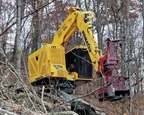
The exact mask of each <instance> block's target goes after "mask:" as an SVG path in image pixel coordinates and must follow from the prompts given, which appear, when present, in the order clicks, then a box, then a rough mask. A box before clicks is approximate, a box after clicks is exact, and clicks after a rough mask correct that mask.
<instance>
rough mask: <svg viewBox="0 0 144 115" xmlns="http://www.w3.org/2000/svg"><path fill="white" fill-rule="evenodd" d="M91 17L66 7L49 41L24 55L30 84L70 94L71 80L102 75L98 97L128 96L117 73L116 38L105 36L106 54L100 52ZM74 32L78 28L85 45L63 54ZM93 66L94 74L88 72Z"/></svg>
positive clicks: (89, 79) (83, 79)
mask: <svg viewBox="0 0 144 115" xmlns="http://www.w3.org/2000/svg"><path fill="white" fill-rule="evenodd" d="M94 17H95V14H94V12H92V11H83V10H81V9H79V8H76V7H70V8H69V10H68V16H67V18H66V19H65V20H64V22H63V23H62V24H61V26H60V28H59V29H58V31H57V32H56V33H55V35H54V37H53V41H52V43H51V44H46V45H44V46H43V47H42V48H40V49H38V50H37V51H35V52H34V53H32V54H30V55H29V56H28V70H29V81H30V83H32V84H33V85H40V84H42V85H49V86H51V85H53V86H54V87H55V88H56V89H61V90H63V91H65V92H66V93H69V94H71V93H73V90H74V89H75V87H76V86H75V84H74V82H75V81H78V80H79V81H91V80H93V77H103V78H104V79H105V83H106V84H108V85H107V86H105V87H102V88H101V89H100V90H99V91H98V96H99V100H101V99H104V98H117V97H118V98H120V97H122V96H125V95H129V90H128V89H127V88H126V87H125V86H124V85H123V82H124V80H125V79H124V77H121V76H119V74H118V67H119V65H120V60H119V59H117V57H116V53H115V50H114V47H115V44H116V43H117V42H118V40H115V41H111V40H110V39H108V40H107V51H106V54H104V55H102V51H101V50H100V49H99V48H98V43H97V42H96V39H95V37H94V34H93V32H92V24H91V19H92V18H94ZM76 31H80V33H81V37H82V39H83V41H84V44H85V45H84V46H83V45H79V46H75V47H74V48H72V49H70V50H69V51H68V52H67V53H65V46H66V45H67V44H68V43H69V40H70V38H71V36H72V35H73V34H74V33H75V32H76ZM93 68H94V70H95V71H96V73H97V76H93V75H92V72H93Z"/></svg>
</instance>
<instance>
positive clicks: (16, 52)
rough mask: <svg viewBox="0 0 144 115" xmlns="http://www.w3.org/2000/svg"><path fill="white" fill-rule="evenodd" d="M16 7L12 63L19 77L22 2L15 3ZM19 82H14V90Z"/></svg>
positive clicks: (20, 0) (18, 0) (19, 0)
mask: <svg viewBox="0 0 144 115" xmlns="http://www.w3.org/2000/svg"><path fill="white" fill-rule="evenodd" d="M16 5H17V15H16V37H15V47H14V63H15V67H16V70H17V74H18V76H19V77H21V45H22V43H21V7H22V0H17V1H16ZM18 82H19V81H18V80H17V81H16V88H18V87H19V83H18Z"/></svg>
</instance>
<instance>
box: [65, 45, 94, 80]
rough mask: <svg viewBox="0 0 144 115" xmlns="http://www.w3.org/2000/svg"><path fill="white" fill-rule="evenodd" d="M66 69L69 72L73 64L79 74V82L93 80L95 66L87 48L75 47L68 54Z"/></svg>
mask: <svg viewBox="0 0 144 115" xmlns="http://www.w3.org/2000/svg"><path fill="white" fill-rule="evenodd" d="M65 56H66V68H67V70H68V71H69V67H70V65H71V64H73V66H74V68H75V69H74V71H75V72H77V73H78V78H77V80H92V78H93V76H92V70H93V65H92V64H91V60H90V57H89V54H88V51H87V48H86V47H85V46H82V45H81V46H75V47H74V48H72V49H70V50H69V51H68V52H67V53H66V55H65Z"/></svg>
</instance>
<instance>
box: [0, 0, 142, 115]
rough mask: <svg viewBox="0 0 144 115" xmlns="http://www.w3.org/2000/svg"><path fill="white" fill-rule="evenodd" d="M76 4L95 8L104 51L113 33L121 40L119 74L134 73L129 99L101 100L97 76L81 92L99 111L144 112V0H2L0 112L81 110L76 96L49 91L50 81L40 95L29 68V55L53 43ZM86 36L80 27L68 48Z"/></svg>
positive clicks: (43, 114) (66, 113) (113, 114)
mask: <svg viewBox="0 0 144 115" xmlns="http://www.w3.org/2000/svg"><path fill="white" fill-rule="evenodd" d="M70 7H78V8H80V9H82V10H84V11H92V12H94V14H95V18H94V19H93V20H92V21H91V23H92V32H93V34H94V36H95V38H96V42H97V44H98V48H99V49H100V50H102V52H103V53H105V52H106V40H107V39H108V38H109V39H110V40H120V41H119V43H118V47H116V52H117V57H118V58H119V59H120V67H119V74H120V76H125V77H127V78H128V80H127V81H126V82H125V83H124V84H125V85H126V86H127V87H128V88H129V90H130V96H129V98H124V99H122V100H118V101H112V102H111V101H102V102H100V101H98V100H97V99H96V96H95V95H96V94H97V92H96V91H97V89H98V87H96V88H95V89H94V90H93V88H94V86H98V83H97V81H96V80H93V81H91V82H90V83H83V84H81V85H79V86H78V87H77V88H76V90H75V93H76V94H77V95H79V97H80V98H82V99H83V100H85V101H87V102H88V103H89V104H90V105H92V106H93V107H94V109H96V110H97V111H99V112H98V113H96V115H144V91H143V90H144V86H143V85H144V81H143V78H144V0H0V14H1V15H0V89H1V90H0V115H78V114H77V113H75V112H73V111H71V110H70V109H69V107H68V104H69V103H70V101H68V102H66V101H63V100H62V99H61V98H60V97H58V96H57V95H54V96H51V95H48V96H45V95H44V90H45V89H44V88H45V87H44V86H43V87H42V90H41V94H37V88H36V87H33V86H32V85H31V83H30V82H29V70H28V56H29V55H30V54H32V53H33V52H35V51H37V50H38V49H40V48H41V47H42V46H44V45H46V44H51V43H52V41H53V36H54V35H55V33H56V32H57V30H58V29H59V27H60V25H61V24H62V23H63V21H64V20H65V19H66V17H67V16H68V12H67V10H68V9H69V8H70ZM80 36H81V33H80V32H79V31H77V32H75V33H74V34H73V35H72V36H71V39H70V40H69V43H68V44H67V45H66V46H65V51H68V50H69V49H70V48H72V47H74V46H76V45H80V44H81V43H82V44H83V41H82V40H81V38H80ZM93 74H95V71H94V73H93ZM91 115H93V114H91Z"/></svg>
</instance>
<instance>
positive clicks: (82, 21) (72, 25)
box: [52, 7, 102, 71]
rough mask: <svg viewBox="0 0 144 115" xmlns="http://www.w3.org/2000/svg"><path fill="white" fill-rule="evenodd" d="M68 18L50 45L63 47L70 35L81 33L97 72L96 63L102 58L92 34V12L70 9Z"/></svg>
mask: <svg viewBox="0 0 144 115" xmlns="http://www.w3.org/2000/svg"><path fill="white" fill-rule="evenodd" d="M68 13H69V16H68V17H67V18H66V19H65V21H64V22H63V23H62V24H61V26H60V28H59V30H58V31H57V32H56V34H55V35H54V38H53V41H52V44H58V45H62V46H65V45H66V44H67V43H68V42H69V39H70V38H71V36H72V34H73V33H74V32H76V31H77V29H78V30H79V31H80V32H81V35H82V38H83V40H84V42H85V45H86V47H87V50H88V52H89V56H90V59H91V62H92V64H93V66H94V68H95V70H96V71H98V61H99V58H100V57H101V56H102V51H101V50H99V49H98V44H97V42H96V39H95V38H94V35H93V33H92V30H91V29H92V25H91V22H90V20H91V19H92V18H94V17H95V14H94V13H93V12H92V11H82V10H80V9H79V8H75V7H71V8H70V9H69V10H68Z"/></svg>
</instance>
